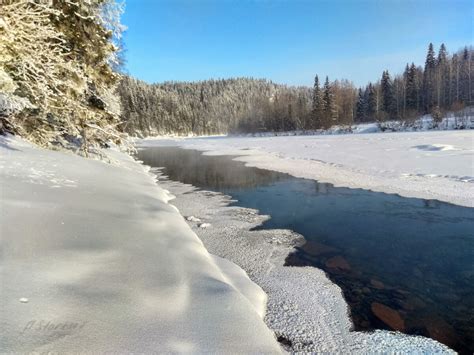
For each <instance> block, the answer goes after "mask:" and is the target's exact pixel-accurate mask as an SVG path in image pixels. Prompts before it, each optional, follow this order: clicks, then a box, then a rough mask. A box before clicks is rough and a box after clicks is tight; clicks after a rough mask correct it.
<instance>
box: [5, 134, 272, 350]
mask: <svg viewBox="0 0 474 355" xmlns="http://www.w3.org/2000/svg"><path fill="white" fill-rule="evenodd" d="M0 139H1V141H0V150H1V154H0V167H1V170H0V171H1V175H0V183H1V186H2V189H1V204H0V206H1V214H0V225H1V236H2V244H1V248H2V254H1V255H2V256H1V269H0V270H1V271H0V284H1V288H0V296H1V299H2V303H1V306H0V317H1V319H2V327H1V330H2V331H1V334H0V348H1V351H2V352H7V353H10V352H11V353H21V352H58V353H64V352H87V353H92V352H93V353H98V352H100V353H102V352H113V353H130V352H133V353H152V352H195V353H196V352H198V353H202V352H211V353H231V352H234V353H235V352H240V353H241V352H244V353H278V352H280V347H279V345H278V343H277V341H276V339H275V337H274V335H273V333H272V332H271V331H270V330H269V329H268V328H267V327H266V325H265V324H264V322H263V320H262V315H263V313H264V309H265V308H264V305H265V301H266V295H265V294H264V293H263V291H262V290H261V289H260V288H259V287H258V286H257V285H255V284H253V283H252V282H251V281H250V280H249V278H248V277H247V275H246V274H245V272H243V271H242V270H241V269H239V268H238V267H237V266H235V265H234V264H232V263H230V262H229V261H225V260H222V259H216V258H215V257H213V256H211V255H210V254H209V253H208V252H207V251H206V249H205V248H204V246H203V244H202V243H201V241H200V240H199V239H198V237H197V236H196V235H195V234H194V233H193V232H192V230H191V229H190V228H189V227H188V225H187V224H186V222H185V221H184V219H183V217H182V216H181V215H180V214H179V213H178V212H177V210H176V208H174V207H173V206H171V205H169V204H168V203H167V201H168V200H169V199H170V198H171V196H170V195H169V193H167V192H166V191H165V190H163V189H161V188H160V187H158V186H157V185H156V183H155V180H154V178H153V177H152V176H151V175H150V174H149V173H148V172H147V171H146V169H144V168H143V166H141V165H140V164H138V163H137V162H135V161H133V160H132V159H131V158H130V157H128V156H127V155H125V154H122V153H119V152H118V151H112V152H108V154H109V156H110V158H111V159H112V160H113V161H114V164H107V163H104V162H102V161H96V160H91V159H84V158H81V157H78V156H76V155H73V154H70V153H65V152H54V151H46V150H42V149H38V148H35V147H33V146H32V145H30V144H28V143H25V142H24V141H21V140H19V139H16V138H11V137H10V138H8V137H7V138H5V137H0Z"/></svg>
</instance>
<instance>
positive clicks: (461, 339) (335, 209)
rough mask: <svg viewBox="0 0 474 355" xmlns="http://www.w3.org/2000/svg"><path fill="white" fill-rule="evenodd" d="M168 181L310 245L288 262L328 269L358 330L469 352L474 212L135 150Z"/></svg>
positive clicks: (218, 161)
mask: <svg viewBox="0 0 474 355" xmlns="http://www.w3.org/2000/svg"><path fill="white" fill-rule="evenodd" d="M139 158H140V159H141V160H143V161H144V162H145V163H146V164H148V165H151V166H155V167H165V168H166V169H165V173H166V174H167V175H168V176H169V178H170V179H171V180H176V181H181V182H184V183H189V184H193V185H195V186H197V187H200V188H204V189H209V190H213V191H219V192H223V193H226V194H229V195H231V196H232V197H233V198H235V199H237V200H238V202H237V203H236V205H238V206H243V207H249V208H255V209H258V210H259V211H260V212H261V213H262V214H268V215H270V216H271V217H272V218H271V219H270V220H268V221H267V222H265V223H264V224H263V226H261V227H260V228H263V229H272V228H285V229H291V230H294V231H296V232H298V233H300V234H302V235H303V236H304V237H305V239H306V240H307V242H306V244H305V245H303V246H302V247H300V248H299V249H298V250H297V251H296V252H295V253H293V254H291V255H289V256H288V258H287V261H286V262H287V265H293V266H303V265H311V266H316V267H319V268H321V269H323V270H325V271H326V272H327V273H328V275H329V277H330V278H331V279H332V280H333V281H334V282H336V283H337V284H338V285H339V286H340V287H341V288H342V290H343V292H344V296H345V298H346V300H347V302H348V303H349V305H350V307H351V315H352V318H353V321H354V325H355V329H358V330H362V329H374V328H382V329H395V330H400V331H403V332H406V333H410V334H421V335H425V336H430V337H432V338H435V339H437V340H439V341H441V342H443V343H445V344H447V345H449V346H451V347H452V348H454V349H456V350H458V351H461V352H463V353H472V352H473V351H474V345H473V343H474V319H473V317H474V315H473V311H472V310H473V309H474V262H473V260H474V233H473V231H474V209H471V208H466V207H460V206H455V205H451V204H447V203H443V202H439V201H435V200H422V199H409V198H403V197H400V196H397V195H389V194H384V193H376V192H370V191H365V190H360V189H347V188H336V187H334V186H332V185H331V184H322V183H318V182H316V181H314V180H306V179H299V178H294V177H291V176H289V175H286V174H281V173H276V172H271V171H267V170H262V169H256V168H248V167H245V166H244V165H243V164H242V163H240V162H235V161H232V160H231V159H230V158H229V157H222V156H218V157H213V156H212V157H211V156H203V155H201V154H200V153H199V152H196V151H190V150H183V149H179V148H174V147H171V148H170V147H167V148H149V149H146V150H142V151H140V152H139Z"/></svg>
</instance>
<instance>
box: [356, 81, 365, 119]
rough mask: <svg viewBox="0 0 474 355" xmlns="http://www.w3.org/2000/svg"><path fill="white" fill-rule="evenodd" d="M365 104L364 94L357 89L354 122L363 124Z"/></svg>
mask: <svg viewBox="0 0 474 355" xmlns="http://www.w3.org/2000/svg"><path fill="white" fill-rule="evenodd" d="M365 111H366V102H365V96H364V92H363V91H362V89H361V88H359V91H358V95H357V103H356V121H357V122H364V121H365V118H366V112H365Z"/></svg>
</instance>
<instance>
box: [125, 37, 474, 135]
mask: <svg viewBox="0 0 474 355" xmlns="http://www.w3.org/2000/svg"><path fill="white" fill-rule="evenodd" d="M473 65H474V53H473V49H472V47H466V48H464V49H462V50H460V51H458V52H456V53H454V54H453V55H449V54H448V52H447V50H446V47H445V46H444V44H443V45H441V47H440V49H439V52H438V53H437V54H436V53H435V51H434V49H433V45H432V44H430V45H429V48H428V53H427V57H426V63H425V65H424V67H421V66H416V65H415V64H414V63H412V64H411V65H408V64H407V66H406V68H405V71H404V72H403V73H402V74H399V75H396V76H394V77H393V78H392V76H391V75H390V73H389V72H388V71H384V72H383V73H382V76H381V79H380V81H378V82H376V83H369V84H368V85H367V86H365V87H363V88H356V87H355V86H354V85H353V84H352V82H350V81H348V80H335V81H330V80H329V78H328V77H326V78H325V80H324V82H323V83H321V82H320V80H319V77H318V76H316V77H315V82H314V86H313V88H308V87H291V86H286V85H280V84H275V83H273V82H271V81H267V80H262V79H252V78H237V79H222V80H207V81H201V82H189V83H187V82H167V83H163V84H152V85H150V84H146V83H144V82H142V81H139V80H136V79H133V78H130V77H125V78H124V79H123V80H122V82H121V84H120V85H119V94H120V97H121V101H122V108H123V109H122V118H123V120H124V129H125V130H126V131H127V132H129V133H131V134H132V135H136V134H141V135H145V136H147V135H157V134H197V135H203V134H216V133H228V132H257V131H289V130H301V129H325V128H329V127H331V126H332V125H351V124H354V123H361V122H373V121H386V120H411V119H414V118H416V117H418V116H420V115H422V114H427V113H430V114H432V115H433V117H434V118H435V119H439V118H441V117H442V115H443V113H444V112H445V111H448V110H454V111H457V110H460V109H462V108H463V107H465V106H467V105H472V104H473V98H474V84H473V78H472V74H471V73H474V68H473Z"/></svg>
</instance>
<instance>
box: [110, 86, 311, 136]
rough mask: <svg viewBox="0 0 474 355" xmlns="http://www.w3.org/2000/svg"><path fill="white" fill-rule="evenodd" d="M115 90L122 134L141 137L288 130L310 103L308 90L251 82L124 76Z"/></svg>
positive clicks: (307, 108)
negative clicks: (253, 129)
mask: <svg viewBox="0 0 474 355" xmlns="http://www.w3.org/2000/svg"><path fill="white" fill-rule="evenodd" d="M118 90H119V94H120V96H121V98H122V117H123V119H124V121H125V123H124V128H125V130H126V131H127V132H129V133H131V134H136V133H141V134H143V135H154V134H170V133H178V134H189V133H193V134H199V135H202V134H213V133H227V132H229V131H235V130H238V129H242V130H249V129H250V127H273V128H274V129H294V128H296V125H297V124H296V122H297V120H296V118H297V117H305V116H307V112H308V111H309V106H310V99H311V90H310V89H308V88H294V87H287V86H283V85H278V84H275V83H272V82H270V81H267V80H262V79H251V78H238V79H222V80H207V81H202V82H189V83H187V82H179V83H178V82H169V83H163V84H152V85H149V84H147V83H145V82H142V81H139V80H136V79H133V78H130V77H125V78H124V79H123V80H122V82H121V84H120V85H119V89H118Z"/></svg>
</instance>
